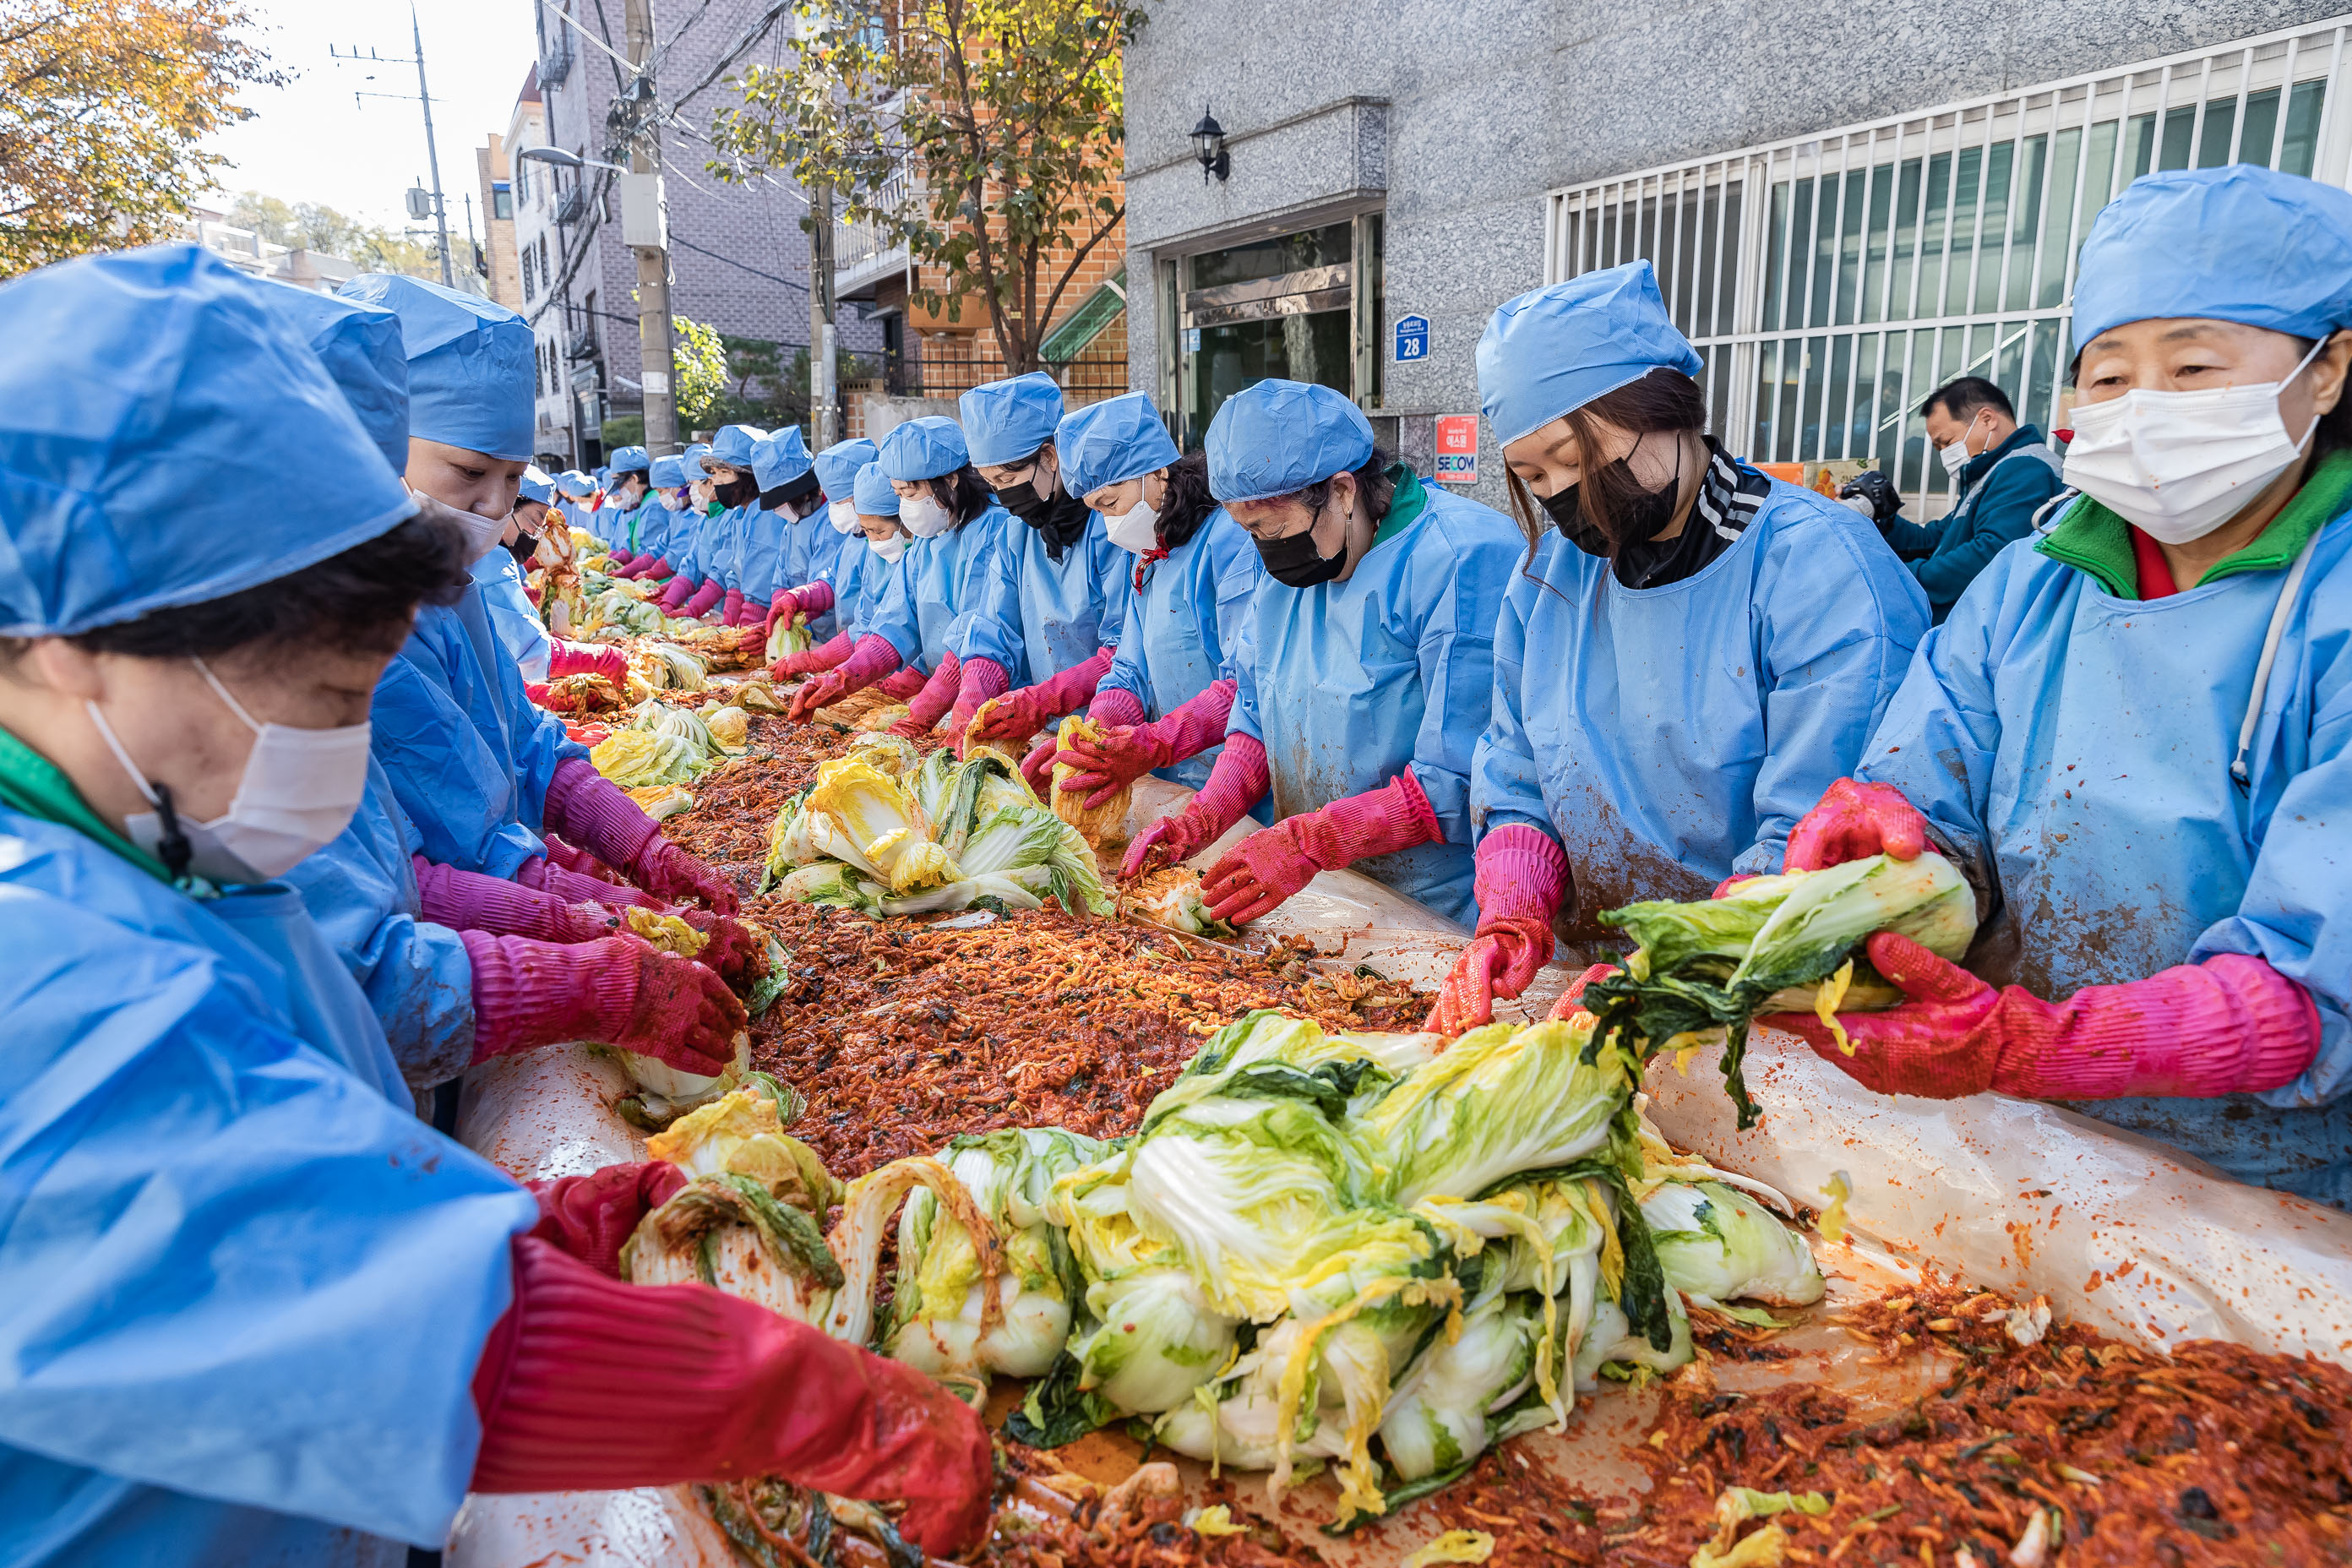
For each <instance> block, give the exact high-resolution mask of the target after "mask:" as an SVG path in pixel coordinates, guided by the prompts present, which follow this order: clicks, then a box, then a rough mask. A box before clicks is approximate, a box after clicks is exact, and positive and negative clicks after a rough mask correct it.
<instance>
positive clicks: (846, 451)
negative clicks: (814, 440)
mask: <svg viewBox="0 0 2352 1568" xmlns="http://www.w3.org/2000/svg"><path fill="white" fill-rule="evenodd" d="M881 456H882V452H881V448H879V447H877V446H875V445H874V443H873V442H871V441H869V440H867V439H866V437H863V436H860V437H857V439H856V440H855V441H835V443H834V444H833V445H832V446H830V447H826V448H825V449H824V451H822V452H819V453H818V454H817V455H816V482H817V487H818V488H819V489H823V490H824V494H825V499H826V500H849V499H850V496H851V492H853V491H854V490H856V488H857V470H858V469H860V468H864V467H865V466H866V464H868V463H871V462H873V461H875V460H876V459H877V458H880V457H881Z"/></svg>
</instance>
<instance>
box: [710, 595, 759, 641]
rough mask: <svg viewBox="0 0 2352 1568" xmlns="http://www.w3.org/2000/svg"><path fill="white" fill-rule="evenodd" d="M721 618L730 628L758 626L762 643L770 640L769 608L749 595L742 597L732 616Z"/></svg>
mask: <svg viewBox="0 0 2352 1568" xmlns="http://www.w3.org/2000/svg"><path fill="white" fill-rule="evenodd" d="M721 618H722V620H723V622H724V624H725V625H728V626H757V627H759V628H760V641H761V643H763V644H764V643H765V642H766V641H767V640H768V631H769V627H768V606H767V605H763V604H761V603H760V601H759V600H757V599H755V598H753V597H751V595H749V594H746V595H743V596H742V599H741V601H740V603H738V604H737V605H736V606H735V609H734V613H733V614H732V615H730V616H723V617H721Z"/></svg>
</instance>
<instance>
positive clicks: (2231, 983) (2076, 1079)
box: [1759, 931, 2319, 1100]
mask: <svg viewBox="0 0 2352 1568" xmlns="http://www.w3.org/2000/svg"><path fill="white" fill-rule="evenodd" d="M1867 946H1868V952H1869V953H1870V962H1871V964H1872V966H1873V967H1874V968H1875V969H1876V970H1877V971H1878V973H1881V974H1883V975H1885V977H1886V978H1887V980H1889V981H1890V982H1892V983H1893V984H1895V986H1897V987H1898V988H1899V989H1901V991H1902V992H1903V994H1905V995H1906V996H1908V997H1910V998H1911V1000H1910V1001H1908V1002H1906V1003H1903V1004H1902V1005H1899V1006H1895V1007H1890V1008H1888V1009H1887V1010H1886V1011H1885V1012H1883V1013H1841V1014H1839V1015H1838V1022H1839V1023H1840V1024H1841V1025H1842V1026H1843V1027H1844V1029H1845V1033H1846V1039H1847V1041H1848V1042H1849V1043H1850V1044H1851V1045H1852V1046H1853V1055H1851V1056H1849V1055H1847V1054H1846V1053H1845V1052H1844V1051H1843V1050H1841V1049H1840V1048H1839V1047H1838V1044H1837V1040H1836V1037H1834V1036H1832V1034H1831V1032H1830V1030H1829V1028H1828V1027H1827V1026H1825V1025H1823V1024H1822V1021H1821V1020H1820V1019H1819V1018H1817V1017H1815V1016H1813V1015H1812V1014H1811V1013H1801V1014H1799V1013H1775V1014H1769V1015H1767V1016H1765V1017H1763V1018H1762V1019H1760V1020H1759V1022H1762V1023H1767V1024H1771V1025H1774V1026H1778V1027H1780V1028H1783V1029H1788V1030H1790V1031H1792V1032H1794V1033H1796V1034H1800V1035H1802V1036H1803V1037H1805V1042H1806V1044H1808V1045H1810V1046H1811V1047H1813V1050H1814V1051H1815V1053H1817V1054H1818V1055H1819V1056H1820V1057H1821V1058H1822V1060H1824V1061H1827V1062H1830V1063H1832V1064H1833V1065H1834V1066H1836V1067H1839V1068H1843V1069H1844V1070H1845V1071H1846V1072H1848V1073H1850V1074H1852V1075H1853V1078H1854V1079H1857V1080H1858V1081H1860V1082H1861V1083H1863V1084H1864V1085H1866V1086H1867V1087H1869V1088H1871V1089H1877V1090H1880V1091H1881V1092H1883V1093H1886V1094H1917V1095H1925V1096H1927V1098H1929V1099H1933V1100H1956V1099H1958V1098H1959V1097H1960V1096H1962V1095H1969V1094H1981V1093H1983V1092H1984V1091H1985V1090H1987V1089H1992V1090H1994V1091H1995V1092H1997V1093H2000V1094H2011V1095H2017V1096H2019V1097H2021V1098H2023V1099H2027V1100H2113V1099H2118V1098H2122V1097H2125V1096H2131V1095H2159V1096H2169V1097H2179V1098H2183V1099H2196V1100H2203V1099H2210V1097H2212V1096H2215V1095H2221V1094H2252V1093H2257V1092H2259V1091H2261V1090H2263V1089H2276V1088H2278V1087H2279V1086H2280V1085H2282V1084H2286V1083H2292V1082H2293V1081H2294V1078H2295V1075H2296V1074H2298V1073H2300V1072H2302V1071H2303V1069H2304V1068H2306V1067H2308V1066H2309V1065H2310V1064H2311V1058H2313V1057H2314V1056H2315V1055H2317V1054H2318V1051H2319V1009H2318V1007H2317V1006H2316V1005H2314V1004H2313V1002H2312V999H2311V994H2310V993H2309V992H2307V991H2305V990H2304V988H2303V987H2302V986H2300V985H2298V984H2295V983H2294V981H2292V980H2289V979H2288V978H2287V977H2286V976H2285V975H2284V974H2281V973H2279V972H2278V971H2277V970H2275V969H2273V968H2272V967H2271V966H2270V965H2269V964H2267V963H2263V961H2262V960H2261V959H2259V958H2246V957H2242V956H2241V955H2239V954H2237V953H2233V952H2232V953H2222V954H2221V955H2219V956H2218V957H2214V958H2209V959H2207V960H2206V961H2205V962H2204V963H2183V964H2177V965H2175V966H2174V967H2173V968H2170V969H2167V970H2164V971H2162V972H2161V973H2156V974H2152V975H2150V976H2148V977H2147V979H2145V980H2134V981H2130V982H2127V983H2126V984H2121V985H2091V986H2085V987H2084V989H2082V990H2080V991H2077V992H2076V993H2074V995H2072V996H2070V997H2068V998H2067V999H2066V1000H2065V1001H2063V1002H2044V1001H2043V1000H2042V998H2040V997H2038V996H2035V995H2032V994H2029V993H2028V992H2027V991H2026V990H2025V989H2024V988H2023V987H2022V986H2017V985H2011V986H2009V987H2007V988H2005V989H2003V990H1999V991H1996V990H1994V989H1993V988H1992V987H1991V986H1990V985H1988V984H1985V983H1984V982H1983V981H1981V980H1979V979H1978V978H1977V977H1976V976H1975V975H1973V974H1970V973H1969V972H1968V971H1967V970H1965V969H1962V968H1961V967H1959V965H1958V964H1956V963H1948V962H1947V961H1946V960H1944V959H1941V958H1938V957H1937V956H1936V955H1935V954H1934V953H1932V952H1928V951H1927V949H1926V948H1924V947H1922V946H1920V945H1919V944H1918V943H1917V942H1913V941H1912V940H1911V939H1910V938H1909V937H1906V936H1899V935H1897V934H1895V932H1893V931H1880V932H1879V933H1878V934H1877V935H1875V936H1874V937H1872V938H1871V939H1870V941H1869V943H1868V944H1867Z"/></svg>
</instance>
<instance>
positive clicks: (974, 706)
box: [948, 657, 1029, 757]
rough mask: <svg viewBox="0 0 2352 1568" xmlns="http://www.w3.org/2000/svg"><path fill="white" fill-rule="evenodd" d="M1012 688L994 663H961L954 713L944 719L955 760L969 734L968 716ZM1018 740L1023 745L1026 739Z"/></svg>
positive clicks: (983, 660) (1010, 679)
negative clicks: (953, 747)
mask: <svg viewBox="0 0 2352 1568" xmlns="http://www.w3.org/2000/svg"><path fill="white" fill-rule="evenodd" d="M1012 686H1013V677H1012V676H1011V675H1010V674H1008V673H1007V672H1006V671H1005V668H1004V667H1003V665H1001V664H999V663H997V662H996V661H995V660H994V659H992V658H978V657H974V658H968V659H965V660H964V661H963V670H962V673H961V676H960V678H959V679H958V680H957V682H956V700H955V709H954V710H953V711H952V712H950V713H949V715H948V735H949V737H950V740H951V741H952V742H953V743H954V745H955V749H956V755H957V756H959V757H960V756H961V755H963V751H964V738H965V736H966V735H968V734H969V733H971V716H972V715H973V714H975V713H977V712H979V711H980V707H981V704H982V703H983V702H988V701H992V700H994V699H996V698H999V697H1002V696H1003V695H1004V694H1005V693H1006V692H1007V691H1008V690H1010V689H1012ZM1021 738H1022V739H1023V740H1024V741H1025V740H1027V739H1028V738H1029V737H1028V736H1026V735H1024V736H1022V737H1021Z"/></svg>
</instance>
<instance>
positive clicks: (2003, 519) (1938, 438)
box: [1849, 375, 2064, 625]
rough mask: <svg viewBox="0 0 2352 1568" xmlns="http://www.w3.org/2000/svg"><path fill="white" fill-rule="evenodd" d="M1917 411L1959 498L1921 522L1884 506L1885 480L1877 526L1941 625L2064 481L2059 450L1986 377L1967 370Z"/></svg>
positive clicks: (1888, 488) (1890, 496) (2028, 528)
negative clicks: (2019, 418) (1924, 593)
mask: <svg viewBox="0 0 2352 1568" xmlns="http://www.w3.org/2000/svg"><path fill="white" fill-rule="evenodd" d="M1919 412H1920V413H1921V415H1922V416H1925V418H1926V420H1927V439H1928V440H1929V442H1931V443H1932V444H1933V445H1934V447H1935V448H1936V455H1937V458H1939V459H1941V461H1942V463H1943V465H1944V470H1945V472H1947V473H1948V474H1951V475H1953V476H1954V477H1956V478H1957V479H1958V480H1959V486H1960V499H1959V503H1958V505H1957V506H1955V507H1953V508H1952V510H1950V511H1948V512H1947V513H1946V514H1945V515H1944V516H1943V518H1942V519H1941V520H1939V521H1936V522H1932V523H1927V524H1924V525H1923V524H1920V523H1916V522H1912V521H1908V520H1906V519H1905V518H1904V517H1902V516H1901V515H1899V513H1897V512H1896V510H1895V505H1889V504H1886V503H1888V502H1894V501H1895V497H1894V495H1893V494H1892V487H1891V486H1885V485H1882V486H1881V489H1885V490H1886V491H1887V492H1888V493H1887V494H1886V495H1885V497H1884V498H1880V497H1877V496H1873V497H1872V498H1871V499H1873V500H1878V501H1880V506H1881V510H1880V511H1879V513H1878V525H1879V530H1880V531H1881V532H1883V533H1885V536H1886V542H1887V543H1889V544H1891V545H1893V546H1894V547H1895V553H1896V554H1897V555H1900V556H1901V557H1903V560H1904V562H1905V563H1906V565H1908V566H1909V567H1910V568H1911V571H1912V573H1913V574H1914V575H1916V577H1917V578H1918V579H1919V586H1921V587H1922V588H1924V589H1926V590H1927V605H1928V608H1929V609H1930V610H1932V611H1933V612H1934V615H1935V618H1936V620H1937V624H1939V625H1940V624H1941V623H1942V621H1943V619H1944V617H1945V616H1948V615H1949V614H1951V611H1952V606H1953V605H1955V604H1958V602H1959V597H1960V595H1961V594H1962V593H1963V592H1964V591H1965V590H1966V589H1967V587H1968V585H1969V584H1970V583H1972V582H1974V581H1975V580H1976V575H1977V574H1978V573H1979V572H1981V571H1983V570H1984V569H1985V567H1986V566H1987V565H1989V564H1990V563H1991V561H1992V558H1993V557H1994V556H1996V555H1998V554H2000V551H2001V547H2002V546H2003V545H2005V544H2007V543H2009V542H2011V540H2015V539H2022V538H2024V537H2025V535H2026V534H2027V533H2028V532H2029V531H2031V530H2032V525H2033V516H2034V514H2035V513H2036V512H2038V511H2040V510H2042V506H2043V504H2044V503H2046V502H2047V501H2048V500H2050V498H2051V497H2052V496H2054V495H2056V494H2057V493H2058V492H2059V491H2060V490H2061V489H2063V488H2064V486H2063V482H2062V481H2061V480H2060V479H2059V472H2060V469H2061V468H2062V464H2061V462H2060V460H2059V457H2058V454H2057V453H2055V452H2053V451H2052V450H2051V449H2050V447H2049V445H2048V444H2047V443H2046V442H2044V441H2043V440H2042V432H2041V431H2040V430H2038V429H2036V428H2035V427H2034V426H2031V425H2020V424H2019V423H2018V422H2017V411H2016V409H2015V408H2014V407H2012V406H2011V404H2010V401H2009V396H2008V395H2007V394H2006V393H2004V392H2002V391H2001V389H2000V387H1998V386H1995V385H1994V384H1992V383H1991V382H1990V381H1987V380H1985V379H1984V378H1983V377H1981V376H1975V375H1964V376H1962V377H1960V378H1959V379H1958V381H1954V382H1951V383H1949V384H1946V385H1944V386H1940V387H1937V389H1936V390H1935V392H1934V393H1932V394H1930V395H1929V396H1928V398H1927V403H1926V404H1925V405H1922V406H1921V408H1920V410H1919ZM1871 477H1873V476H1870V475H1864V478H1865V479H1868V478H1871ZM1849 489H1850V490H1852V489H1855V487H1849ZM1898 504H1899V503H1898Z"/></svg>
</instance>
